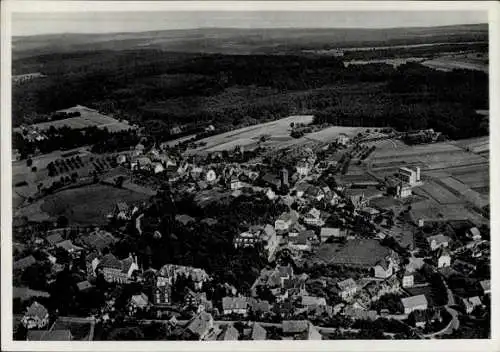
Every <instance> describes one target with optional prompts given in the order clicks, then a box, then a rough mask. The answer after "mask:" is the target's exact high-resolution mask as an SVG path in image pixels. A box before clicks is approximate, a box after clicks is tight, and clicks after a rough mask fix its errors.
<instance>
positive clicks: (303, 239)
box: [288, 230, 316, 251]
mask: <svg viewBox="0 0 500 352" xmlns="http://www.w3.org/2000/svg"><path fill="white" fill-rule="evenodd" d="M315 239H316V234H315V233H314V231H312V230H306V231H301V232H300V233H299V234H298V235H297V236H289V237H288V247H289V248H290V249H292V250H296V251H309V250H311V243H312V242H313V241H314V240H315Z"/></svg>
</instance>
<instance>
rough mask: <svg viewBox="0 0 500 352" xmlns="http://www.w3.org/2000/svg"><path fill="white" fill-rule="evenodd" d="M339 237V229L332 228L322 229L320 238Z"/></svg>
mask: <svg viewBox="0 0 500 352" xmlns="http://www.w3.org/2000/svg"><path fill="white" fill-rule="evenodd" d="M339 235H340V229H339V228H333V227H322V228H321V232H320V236H321V237H331V236H334V237H336V236H339Z"/></svg>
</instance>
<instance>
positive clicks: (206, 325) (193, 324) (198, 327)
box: [186, 312, 213, 336]
mask: <svg viewBox="0 0 500 352" xmlns="http://www.w3.org/2000/svg"><path fill="white" fill-rule="evenodd" d="M210 322H213V318H212V315H211V314H210V313H207V312H201V313H199V314H198V315H197V316H195V317H194V318H193V319H191V321H190V322H189V324H188V326H187V327H186V330H187V331H188V332H190V333H192V334H194V335H197V336H202V335H204V334H205V333H206V332H207V331H208V329H210V325H211V323H210Z"/></svg>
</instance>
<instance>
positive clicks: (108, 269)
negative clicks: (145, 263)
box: [97, 253, 139, 283]
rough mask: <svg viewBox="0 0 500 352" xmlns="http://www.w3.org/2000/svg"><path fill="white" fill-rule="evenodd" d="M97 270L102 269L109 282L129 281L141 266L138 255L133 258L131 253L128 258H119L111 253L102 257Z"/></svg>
mask: <svg viewBox="0 0 500 352" xmlns="http://www.w3.org/2000/svg"><path fill="white" fill-rule="evenodd" d="M97 270H101V271H102V273H103V275H104V279H106V281H108V282H118V283H128V282H130V280H131V279H132V274H133V272H134V271H136V270H139V266H138V264H137V257H135V258H133V257H132V255H130V256H129V257H128V258H125V259H122V260H118V259H116V257H115V256H114V255H113V254H111V253H109V254H106V255H105V256H104V257H103V258H102V260H101V261H100V263H99V265H98V266H97Z"/></svg>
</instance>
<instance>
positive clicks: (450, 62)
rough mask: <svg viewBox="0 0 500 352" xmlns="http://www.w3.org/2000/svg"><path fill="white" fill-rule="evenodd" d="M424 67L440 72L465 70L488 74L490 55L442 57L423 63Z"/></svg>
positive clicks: (472, 54)
mask: <svg viewBox="0 0 500 352" xmlns="http://www.w3.org/2000/svg"><path fill="white" fill-rule="evenodd" d="M422 65H424V66H427V67H430V68H433V69H435V70H440V71H451V70H454V69H463V70H476V71H483V72H486V73H488V54H487V53H480V52H471V53H456V54H448V55H441V56H438V57H436V58H433V59H431V60H426V61H423V62H422Z"/></svg>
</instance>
